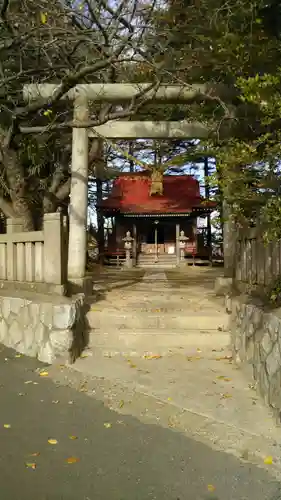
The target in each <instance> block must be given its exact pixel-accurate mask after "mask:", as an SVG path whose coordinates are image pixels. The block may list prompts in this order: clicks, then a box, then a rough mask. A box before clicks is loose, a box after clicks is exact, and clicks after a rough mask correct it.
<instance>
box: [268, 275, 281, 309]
mask: <svg viewBox="0 0 281 500" xmlns="http://www.w3.org/2000/svg"><path fill="white" fill-rule="evenodd" d="M268 299H269V302H270V303H271V304H272V305H274V306H275V307H279V306H280V305H281V276H278V278H277V279H276V280H275V282H274V283H273V285H272V286H271V287H270V288H269V290H268Z"/></svg>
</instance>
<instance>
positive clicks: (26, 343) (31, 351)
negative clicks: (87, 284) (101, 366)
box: [0, 291, 87, 364]
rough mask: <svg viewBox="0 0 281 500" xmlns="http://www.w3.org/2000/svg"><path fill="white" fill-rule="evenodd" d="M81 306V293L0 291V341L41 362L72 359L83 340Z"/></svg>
mask: <svg viewBox="0 0 281 500" xmlns="http://www.w3.org/2000/svg"><path fill="white" fill-rule="evenodd" d="M83 307H84V299H83V296H82V295H80V296H78V295H77V296H75V297H73V298H72V299H71V298H67V297H59V296H58V295H41V294H36V293H31V292H27V291H25V292H13V294H10V295H8V293H7V291H6V292H5V295H4V293H3V292H1V291H0V344H1V343H2V344H4V345H5V346H7V347H11V348H13V349H15V350H16V351H18V352H20V353H22V354H25V355H27V356H32V357H36V358H38V359H39V360H40V361H43V362H45V363H50V364H51V363H53V362H54V361H55V360H56V359H57V358H59V357H60V356H65V355H67V356H68V355H69V354H70V358H71V359H72V360H74V359H75V358H76V357H78V356H79V355H80V354H81V352H82V350H83V348H84V347H85V346H86V343H87V341H86V337H85V331H86V330H85V325H84V310H83Z"/></svg>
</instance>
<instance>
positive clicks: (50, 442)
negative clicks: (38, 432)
mask: <svg viewBox="0 0 281 500" xmlns="http://www.w3.org/2000/svg"><path fill="white" fill-rule="evenodd" d="M48 443H49V444H58V442H57V440H56V439H48Z"/></svg>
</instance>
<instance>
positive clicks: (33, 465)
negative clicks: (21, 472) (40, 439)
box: [25, 462, 36, 469]
mask: <svg viewBox="0 0 281 500" xmlns="http://www.w3.org/2000/svg"><path fill="white" fill-rule="evenodd" d="M25 466H26V467H27V468H28V469H36V464H35V463H33V462H32V463H30V462H26V464H25Z"/></svg>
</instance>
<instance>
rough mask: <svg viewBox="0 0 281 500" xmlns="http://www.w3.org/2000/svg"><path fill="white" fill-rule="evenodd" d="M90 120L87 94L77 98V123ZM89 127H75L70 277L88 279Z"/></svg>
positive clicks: (70, 223)
mask: <svg viewBox="0 0 281 500" xmlns="http://www.w3.org/2000/svg"><path fill="white" fill-rule="evenodd" d="M87 121H88V101H87V98H86V97H85V96H83V95H81V96H78V97H77V98H76V99H75V101H74V122H77V123H79V122H80V123H82V122H87ZM87 211H88V129H87V128H83V127H81V128H73V132H72V161H71V189H70V205H69V252H68V279H69V281H70V282H71V281H73V280H74V281H75V280H76V279H81V278H84V276H85V270H86V250H87Z"/></svg>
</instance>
